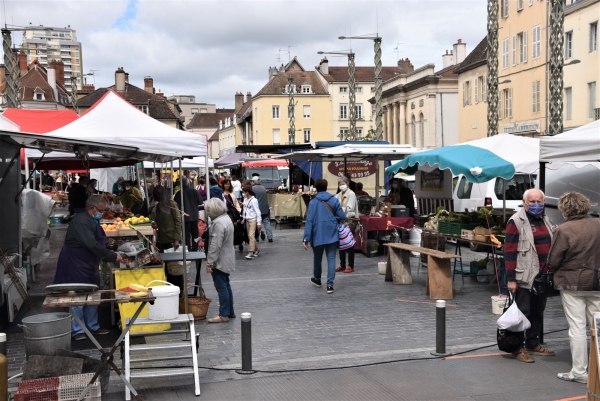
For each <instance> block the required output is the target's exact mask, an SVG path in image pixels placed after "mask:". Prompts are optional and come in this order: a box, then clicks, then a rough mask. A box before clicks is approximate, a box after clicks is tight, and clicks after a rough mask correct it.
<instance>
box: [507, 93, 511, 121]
mask: <svg viewBox="0 0 600 401" xmlns="http://www.w3.org/2000/svg"><path fill="white" fill-rule="evenodd" d="M507 96H508V110H507V114H508V117H509V118H512V89H509V90H508V93H507Z"/></svg>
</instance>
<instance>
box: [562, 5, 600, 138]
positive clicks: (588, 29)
mask: <svg viewBox="0 0 600 401" xmlns="http://www.w3.org/2000/svg"><path fill="white" fill-rule="evenodd" d="M599 19H600V0H584V1H582V0H579V1H574V0H570V1H567V5H566V7H565V22H564V28H565V64H568V63H570V62H572V61H573V60H579V63H576V64H572V65H568V66H566V67H564V69H563V77H564V78H563V82H564V85H563V87H564V89H563V127H564V128H565V129H571V128H576V127H579V126H582V125H585V124H588V123H591V122H592V121H594V118H600V116H599V117H596V116H597V114H600V112H599V110H598V107H599V106H598V101H597V99H598V95H599V94H600V89H599V88H598V84H599V83H600V63H599V62H600V60H599V56H598V20H599Z"/></svg>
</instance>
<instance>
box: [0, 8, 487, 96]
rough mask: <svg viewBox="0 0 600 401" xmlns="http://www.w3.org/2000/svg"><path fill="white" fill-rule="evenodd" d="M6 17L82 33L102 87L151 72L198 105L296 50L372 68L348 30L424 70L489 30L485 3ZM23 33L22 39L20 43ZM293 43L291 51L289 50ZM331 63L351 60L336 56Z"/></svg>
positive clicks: (247, 86) (263, 74)
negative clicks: (119, 77) (120, 74)
mask: <svg viewBox="0 0 600 401" xmlns="http://www.w3.org/2000/svg"><path fill="white" fill-rule="evenodd" d="M0 1H2V8H1V10H0V11H1V12H2V19H1V23H3V24H4V23H6V24H9V25H17V26H28V25H29V24H30V23H31V24H33V25H40V24H41V25H44V26H47V27H66V26H67V25H70V26H71V28H73V29H75V30H76V31H77V39H78V40H79V41H80V42H81V43H82V47H83V68H84V73H87V72H90V70H97V71H96V72H95V77H93V78H92V77H89V78H88V82H89V83H93V82H94V79H95V84H96V88H99V87H105V86H110V85H112V84H114V72H115V70H116V69H117V68H118V67H123V68H124V69H125V71H126V72H128V73H129V82H130V83H131V84H133V85H136V86H139V87H143V86H144V84H143V78H144V76H151V77H152V78H154V87H155V88H156V90H157V91H158V90H159V89H160V90H161V91H162V92H163V93H165V94H166V95H173V94H178V95H195V96H196V101H197V102H207V103H213V104H216V105H217V107H227V108H232V107H233V103H234V100H233V99H234V95H235V92H236V91H241V92H243V93H244V94H245V93H246V92H248V91H250V92H252V93H253V94H255V93H256V92H258V91H259V90H260V89H261V88H262V87H263V86H264V85H265V83H266V82H267V78H268V68H269V67H270V66H276V65H277V66H279V65H281V64H282V63H283V64H285V63H287V62H288V60H289V57H291V58H293V57H294V56H296V57H297V58H298V60H299V61H300V64H301V65H302V66H303V67H304V68H305V69H306V70H314V68H315V66H317V65H318V64H319V61H320V59H321V57H322V56H320V55H318V54H317V52H318V51H347V50H349V49H350V48H352V50H353V51H354V52H355V53H356V65H357V66H372V65H374V63H373V56H374V52H373V42H372V41H368V40H353V41H351V42H350V41H348V40H345V41H342V40H339V39H338V37H339V36H350V35H367V34H374V33H376V32H378V33H379V36H381V37H382V38H383V41H382V59H383V65H384V66H392V65H396V63H397V60H398V58H399V57H400V58H405V57H408V58H410V60H411V62H412V63H413V65H414V66H415V68H418V67H420V66H422V65H424V64H427V63H434V64H435V65H436V68H438V69H439V68H441V63H442V59H441V56H442V54H443V53H444V52H445V50H450V49H452V45H453V44H454V43H456V40H457V39H459V38H461V39H462V40H463V42H466V43H467V54H468V53H469V52H470V51H471V50H473V48H474V47H475V46H476V45H477V43H479V41H480V40H481V39H482V38H483V37H484V36H485V33H486V1H484V0H442V1H434V0H420V1H418V0H393V1H373V0H354V1H350V0H345V1H342V0H339V1H335V0H319V1H307V0H303V1H291V0H279V1H267V0H264V1H251V0H244V1H229V0H216V1H209V0H190V1H176V0H102V1H88V0H43V1H29V0H0ZM21 39H22V34H21V33H19V32H16V33H15V34H14V36H13V42H15V43H18V44H20V42H21ZM288 46H291V47H290V48H289V54H288ZM328 58H329V60H330V65H347V59H346V58H343V57H331V56H328Z"/></svg>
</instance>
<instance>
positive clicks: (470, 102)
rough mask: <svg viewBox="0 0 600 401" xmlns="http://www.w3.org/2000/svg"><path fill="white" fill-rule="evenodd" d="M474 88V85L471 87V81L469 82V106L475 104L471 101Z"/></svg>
mask: <svg viewBox="0 0 600 401" xmlns="http://www.w3.org/2000/svg"><path fill="white" fill-rule="evenodd" d="M472 87H473V85H471V81H469V83H468V85H467V88H468V89H469V99H467V100H468V103H469V104H473V103H472V101H471V92H472Z"/></svg>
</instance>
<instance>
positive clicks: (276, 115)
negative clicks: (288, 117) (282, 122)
mask: <svg viewBox="0 0 600 401" xmlns="http://www.w3.org/2000/svg"><path fill="white" fill-rule="evenodd" d="M272 110H273V118H275V119H278V118H279V106H273V107H272Z"/></svg>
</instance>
